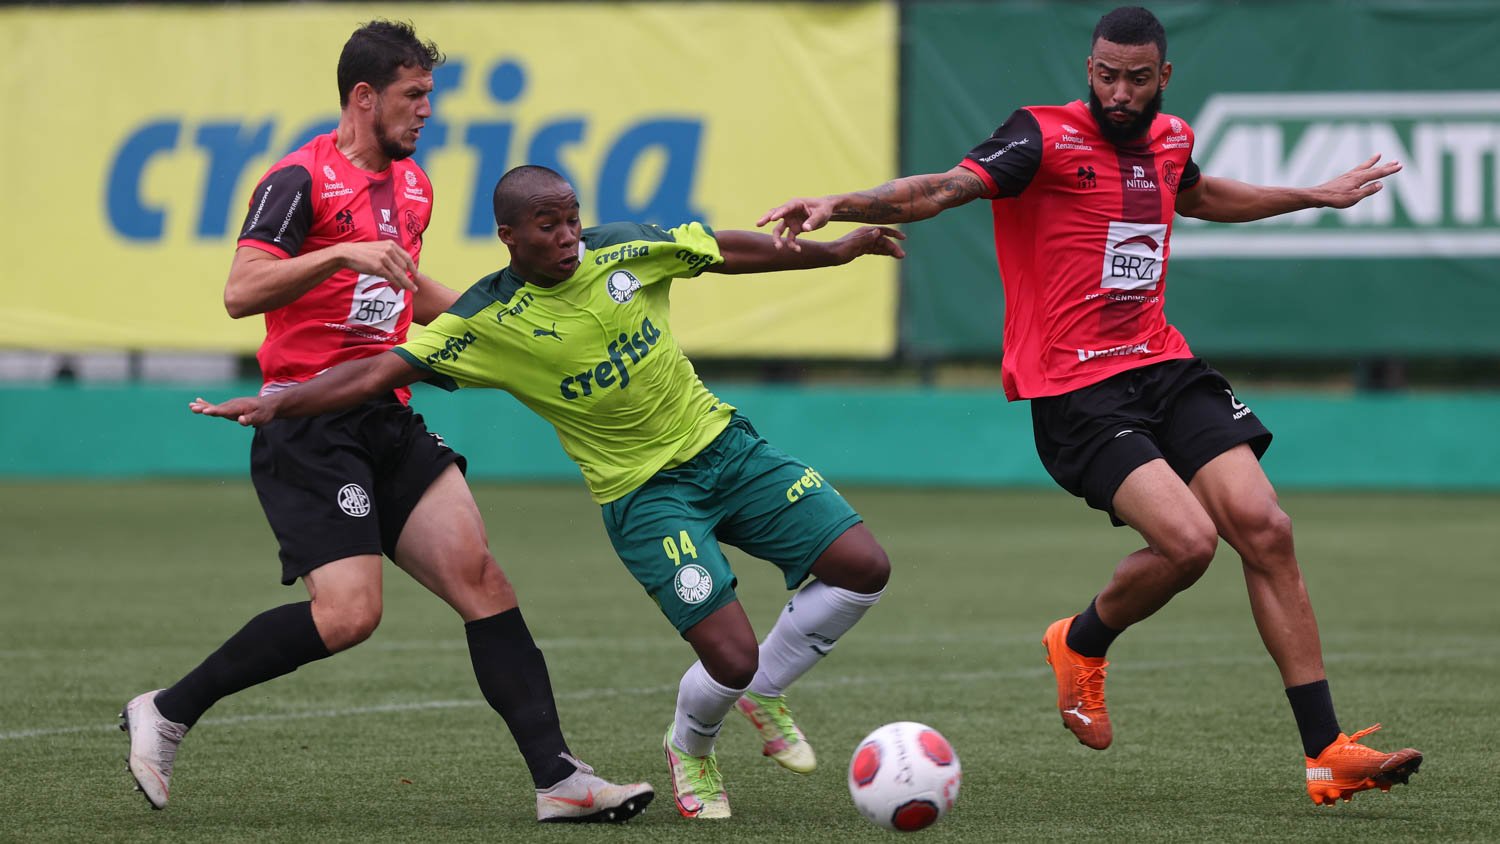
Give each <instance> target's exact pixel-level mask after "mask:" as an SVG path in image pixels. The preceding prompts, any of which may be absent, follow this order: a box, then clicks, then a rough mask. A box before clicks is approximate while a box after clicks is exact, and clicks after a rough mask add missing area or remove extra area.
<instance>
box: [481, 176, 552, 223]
mask: <svg viewBox="0 0 1500 844" xmlns="http://www.w3.org/2000/svg"><path fill="white" fill-rule="evenodd" d="M542 182H549V183H550V182H561V183H563V184H565V185H566V184H567V183H568V180H567V179H564V178H563V175H562V174H561V173H559V172H557V171H556V170H553V169H552V168H550V167H542V166H540V165H537V164H522V165H521V166H519V167H512V168H511V169H509V170H507V171H506V173H505V175H504V176H501V177H500V181H498V182H496V183H495V198H494V202H495V225H497V226H513V225H515V224H516V217H517V216H518V215H520V214H521V213H522V212H524V211H525V210H526V209H527V207H528V204H527V201H526V193H527V191H529V190H531V189H532V188H533V187H534V186H535V185H537V184H539V183H542Z"/></svg>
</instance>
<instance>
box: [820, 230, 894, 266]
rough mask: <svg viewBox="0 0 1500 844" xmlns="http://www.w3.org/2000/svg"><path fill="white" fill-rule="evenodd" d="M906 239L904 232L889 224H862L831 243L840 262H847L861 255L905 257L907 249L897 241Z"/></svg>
mask: <svg viewBox="0 0 1500 844" xmlns="http://www.w3.org/2000/svg"><path fill="white" fill-rule="evenodd" d="M905 239H906V235H905V234H904V233H903V232H901V231H900V230H899V229H893V228H890V227H889V226H860V227H859V228H857V229H855V230H854V231H852V232H849V233H848V234H846V235H844V236H843V237H841V238H839V239H838V240H835V241H834V242H833V243H831V244H829V245H830V246H831V247H833V248H834V249H835V250H837V252H838V256H839V259H840V260H839V263H842V264H847V263H849V262H850V261H852V260H854V259H855V258H858V257H859V256H861V255H889V256H890V257H892V258H897V259H900V258H905V257H906V250H905V249H902V248H901V244H900V243H897V241H900V240H905Z"/></svg>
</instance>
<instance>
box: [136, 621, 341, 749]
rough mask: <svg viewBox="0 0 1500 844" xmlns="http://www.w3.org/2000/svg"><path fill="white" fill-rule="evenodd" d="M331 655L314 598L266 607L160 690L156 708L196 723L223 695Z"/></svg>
mask: <svg viewBox="0 0 1500 844" xmlns="http://www.w3.org/2000/svg"><path fill="white" fill-rule="evenodd" d="M328 655H329V653H328V648H327V647H326V646H325V645H324V644H323V638H322V637H321V636H319V635H318V628H317V625H315V624H313V617H312V603H311V602H309V601H303V602H301V603H299V604H286V605H284V606H280V607H276V608H275V609H270V610H266V611H265V612H263V613H261V614H260V615H258V616H256V617H255V618H252V619H250V621H249V623H248V624H246V625H245V626H244V627H241V628H240V630H239V632H238V633H235V634H234V635H233V636H230V637H229V640H228V641H226V642H225V643H224V644H222V645H220V646H219V649H218V650H216V651H214V652H213V653H211V654H209V655H208V659H205V660H203V662H202V664H200V665H199V666H198V667H197V668H194V669H193V670H192V671H189V672H188V674H187V676H186V677H183V678H182V679H181V680H178V681H177V684H176V685H174V686H172V687H171V688H170V689H166V690H164V691H162V693H161V694H159V695H157V696H156V709H157V711H158V712H160V713H161V714H162V717H163V718H166V719H167V720H168V721H176V722H177V723H179V724H186V725H188V726H189V727H191V726H193V725H194V724H196V723H198V719H199V718H201V717H202V716H203V713H205V712H207V711H208V708H209V707H210V706H213V705H214V704H215V703H218V702H219V699H220V698H224V697H228V696H229V695H232V694H234V693H235V692H237V691H240V690H242V689H248V688H250V687H251V686H254V685H257V684H259V683H264V682H265V681H267V680H270V679H273V678H276V677H280V676H281V675H283V674H290V673H292V672H293V671H296V670H297V668H298V666H302V665H306V664H307V663H309V662H312V661H313V660H317V659H323V658H324V657H326V656H328Z"/></svg>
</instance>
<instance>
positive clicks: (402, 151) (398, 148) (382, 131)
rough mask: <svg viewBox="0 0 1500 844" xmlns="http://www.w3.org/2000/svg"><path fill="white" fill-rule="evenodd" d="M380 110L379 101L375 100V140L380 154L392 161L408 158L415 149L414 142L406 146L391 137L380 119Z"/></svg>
mask: <svg viewBox="0 0 1500 844" xmlns="http://www.w3.org/2000/svg"><path fill="white" fill-rule="evenodd" d="M380 112H381V108H380V102H379V101H376V103H375V142H376V143H377V144H380V154H381V155H384V156H385V157H386V158H389V159H390V160H392V161H401V160H403V159H406V158H410V157H411V154H412V153H414V152H416V151H417V146H416V144H412V145H411V146H409V147H408V146H405V145H404V144H402V143H401V141H400V140H399V139H398V138H394V137H392V136H391V135H390V134H389V133H388V132H387V131H386V128H385V121H384V120H382V119H381V118H382V115H381V113H380Z"/></svg>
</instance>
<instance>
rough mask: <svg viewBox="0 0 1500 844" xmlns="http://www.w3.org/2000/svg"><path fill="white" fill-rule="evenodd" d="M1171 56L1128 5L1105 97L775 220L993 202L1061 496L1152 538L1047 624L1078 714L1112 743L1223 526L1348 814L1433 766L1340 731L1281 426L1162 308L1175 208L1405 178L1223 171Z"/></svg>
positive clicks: (1254, 212) (1367, 169)
mask: <svg viewBox="0 0 1500 844" xmlns="http://www.w3.org/2000/svg"><path fill="white" fill-rule="evenodd" d="M1166 52H1167V39H1166V32H1165V30H1164V29H1163V28H1162V25H1161V23H1160V21H1158V20H1157V19H1156V17H1155V15H1153V14H1151V12H1149V11H1147V10H1146V9H1142V8H1139V7H1124V8H1119V9H1116V10H1114V11H1113V12H1110V13H1109V14H1107V15H1105V16H1104V17H1103V18H1101V19H1100V21H1099V24H1098V26H1097V27H1096V28H1095V29H1094V36H1093V42H1092V49H1091V54H1090V55H1089V57H1088V63H1087V70H1088V82H1089V100H1088V102H1083V101H1074V102H1072V103H1069V104H1068V105H1064V106H1031V107H1027V108H1022V109H1019V110H1017V111H1015V112H1014V113H1013V114H1011V116H1010V117H1009V118H1008V119H1007V120H1006V121H1005V123H1004V124H1002V125H1001V126H1000V128H999V129H997V130H995V133H994V134H993V135H992V136H991V137H990V138H989V139H988V140H985V141H983V142H982V143H980V144H979V145H978V146H976V147H975V148H974V149H973V150H972V151H970V152H969V153H968V154H967V155H966V156H965V157H964V158H963V160H961V161H960V162H959V164H958V166H956V167H954V168H953V169H952V170H949V171H948V172H946V173H940V174H929V175H923V176H911V177H907V178H902V179H896V180H894V181H891V182H887V183H886V184H884V185H881V186H879V187H877V188H874V189H872V190H868V191H863V192H859V193H848V194H841V195H835V196H826V197H822V198H818V199H794V200H791V201H789V202H787V203H785V204H783V205H781V206H779V207H777V208H774V209H772V210H771V211H769V212H767V213H766V215H765V216H764V217H762V218H761V220H760V223H759V224H760V225H765V224H767V223H769V222H771V221H773V220H775V221H778V222H777V225H776V228H775V229H774V233H775V234H776V235H777V236H778V237H779V238H780V239H781V241H780V242H782V243H783V244H784V245H786V246H787V247H790V248H796V238H797V236H798V235H799V234H801V233H803V232H808V231H812V230H814V229H817V228H819V227H821V226H822V225H823V224H824V223H826V222H828V221H829V220H847V221H859V222H867V223H881V224H890V223H898V222H911V221H915V220H924V219H927V218H928V217H934V216H936V215H938V214H939V213H941V212H943V211H945V210H947V209H949V208H954V207H957V206H959V205H963V204H965V203H967V202H970V201H972V200H975V199H979V198H981V197H984V198H987V199H991V200H993V204H992V208H993V211H994V218H995V227H994V231H995V249H996V253H997V255H998V257H999V264H1000V275H1001V278H1002V280H1003V283H1004V287H1005V300H1006V310H1005V331H1004V364H1003V370H1002V379H1003V383H1004V387H1005V393H1006V395H1007V396H1008V397H1009V398H1010V399H1012V400H1017V399H1029V400H1031V410H1032V424H1033V429H1034V432H1035V436H1036V446H1037V452H1038V454H1039V455H1040V456H1041V459H1042V462H1043V464H1044V465H1045V466H1046V467H1047V471H1048V472H1050V473H1051V474H1052V477H1053V478H1054V479H1055V480H1056V481H1057V482H1058V484H1059V485H1061V486H1062V487H1063V488H1065V489H1067V490H1068V491H1069V492H1071V493H1073V494H1074V495H1076V496H1080V497H1082V498H1084V499H1085V500H1086V501H1087V502H1088V503H1089V505H1090V506H1092V507H1095V508H1097V509H1100V510H1103V511H1105V512H1107V513H1109V515H1110V517H1111V519H1112V520H1113V521H1114V523H1115V524H1117V525H1122V524H1128V525H1130V526H1131V527H1133V528H1135V529H1136V530H1137V531H1139V532H1140V534H1141V536H1142V537H1144V538H1145V540H1146V547H1145V548H1142V549H1141V550H1139V551H1137V552H1135V553H1133V554H1131V555H1130V556H1128V557H1126V558H1125V559H1124V560H1122V561H1121V562H1120V564H1119V565H1118V566H1117V567H1116V568H1115V571H1114V575H1113V576H1112V577H1111V579H1110V581H1109V583H1108V584H1106V585H1105V587H1104V589H1103V591H1101V592H1100V593H1099V594H1098V595H1096V596H1095V598H1094V600H1093V601H1092V602H1090V603H1089V605H1088V608H1087V609H1085V610H1084V611H1083V612H1082V613H1079V614H1078V615H1076V616H1071V617H1068V618H1063V619H1060V620H1058V621H1056V622H1054V623H1053V624H1052V625H1051V626H1050V627H1048V628H1047V631H1046V634H1045V636H1044V637H1043V640H1042V641H1043V644H1044V645H1045V647H1046V652H1047V661H1048V663H1049V664H1051V666H1052V669H1053V672H1054V673H1055V675H1056V679H1057V702H1058V710H1059V712H1060V713H1061V715H1062V720H1063V724H1064V725H1066V726H1067V728H1068V729H1069V730H1071V731H1072V732H1073V733H1074V735H1076V736H1077V737H1078V740H1079V741H1080V742H1082V743H1083V744H1085V745H1087V746H1089V747H1092V748H1095V749H1099V750H1102V749H1104V748H1106V747H1108V746H1109V744H1110V742H1111V740H1112V739H1113V732H1112V730H1111V728H1110V722H1109V713H1108V712H1107V710H1106V709H1105V705H1104V677H1105V670H1104V669H1105V666H1106V665H1108V663H1106V662H1105V660H1104V655H1105V651H1106V650H1107V649H1108V647H1109V645H1110V643H1111V642H1113V641H1114V639H1115V637H1116V636H1118V635H1119V634H1120V632H1121V631H1123V630H1124V629H1125V628H1126V627H1129V626H1130V625H1132V624H1135V623H1136V622H1138V621H1141V620H1142V619H1145V618H1146V617H1148V616H1150V615H1151V614H1152V613H1154V612H1156V611H1157V610H1159V609H1161V608H1162V606H1164V605H1165V604H1166V603H1167V601H1169V600H1171V598H1172V596H1173V595H1175V594H1177V593H1178V592H1180V591H1182V590H1184V589H1186V588H1188V587H1189V586H1191V585H1192V584H1193V583H1194V582H1195V581H1197V579H1198V578H1199V577H1200V576H1202V574H1203V572H1204V571H1205V570H1206V569H1207V568H1208V564H1209V561H1210V560H1212V559H1213V556H1214V552H1215V549H1216V548H1217V546H1218V541H1219V537H1221V536H1222V537H1223V538H1224V539H1225V540H1226V541H1227V542H1228V543H1229V544H1230V545H1231V546H1232V547H1233V548H1234V549H1235V550H1236V551H1238V552H1239V554H1240V559H1241V561H1242V562H1243V565H1244V574H1245V583H1246V585H1247V587H1248V589H1249V592H1250V607H1251V612H1252V613H1253V615H1254V617H1255V623H1256V626H1257V628H1258V629H1259V630H1260V635H1261V639H1262V641H1263V642H1264V643H1265V646H1266V650H1268V651H1269V652H1270V654H1271V658H1272V659H1273V660H1275V662H1276V666H1277V668H1279V669H1280V671H1281V678H1282V682H1283V684H1284V685H1285V686H1286V694H1287V698H1288V699H1289V700H1290V702H1291V706H1292V714H1293V716H1294V717H1295V719H1296V722H1297V728H1298V731H1299V732H1300V733H1301V736H1302V744H1303V750H1304V753H1305V756H1306V762H1307V791H1308V794H1309V795H1310V796H1311V797H1312V799H1313V801H1314V802H1316V803H1319V804H1332V803H1334V802H1335V801H1336V800H1337V799H1338V798H1340V797H1342V798H1344V799H1346V800H1347V799H1349V798H1350V797H1352V795H1353V794H1354V793H1355V792H1358V791H1363V790H1365V789H1368V788H1380V789H1381V790H1383V791H1384V790H1389V789H1390V787H1391V786H1392V785H1393V784H1395V783H1404V782H1406V781H1407V779H1408V778H1409V777H1410V776H1411V774H1412V773H1414V772H1415V771H1416V770H1417V768H1418V766H1419V765H1420V764H1421V762H1422V754H1421V753H1419V752H1417V751H1416V750H1412V749H1410V748H1408V749H1405V750H1401V751H1398V752H1396V753H1382V752H1379V751H1376V750H1373V749H1371V748H1368V747H1366V746H1364V745H1363V744H1361V743H1360V741H1359V740H1360V739H1361V738H1363V737H1364V736H1365V735H1367V734H1368V733H1370V732H1371V731H1373V730H1374V729H1376V727H1371V728H1370V729H1368V730H1361V731H1359V732H1357V733H1355V734H1354V735H1352V736H1349V735H1345V734H1344V733H1343V732H1342V731H1341V730H1340V729H1339V725H1338V719H1337V717H1336V716H1335V715H1334V709H1333V700H1332V697H1331V695H1330V693H1329V690H1328V681H1327V679H1326V678H1325V674H1324V671H1323V656H1322V646H1321V644H1320V643H1319V640H1318V626H1317V621H1316V620H1315V619H1314V617H1313V610H1312V605H1311V603H1310V602H1309V600H1308V596H1307V589H1306V587H1305V586H1304V584H1303V582H1302V574H1301V571H1300V569H1299V568H1298V564H1297V558H1296V555H1295V553H1294V552H1293V545H1292V526H1291V520H1290V519H1289V518H1288V517H1287V515H1286V514H1285V513H1284V512H1282V510H1281V509H1280V507H1278V506H1277V503H1276V493H1275V490H1274V489H1272V487H1271V484H1270V482H1269V481H1268V480H1267V479H1266V475H1265V473H1264V472H1263V471H1262V470H1261V467H1260V463H1259V461H1258V458H1259V457H1260V455H1261V454H1263V453H1264V452H1265V450H1266V447H1267V446H1268V445H1269V444H1270V442H1271V434H1270V432H1269V431H1267V430H1266V428H1265V427H1264V426H1263V425H1262V424H1261V423H1260V421H1259V420H1258V419H1257V418H1256V416H1255V414H1254V413H1253V412H1252V411H1251V410H1250V408H1248V407H1246V406H1245V405H1244V404H1243V403H1242V402H1240V401H1239V399H1237V398H1236V397H1235V395H1234V392H1233V390H1232V389H1231V388H1230V386H1229V383H1228V382H1227V381H1226V380H1225V379H1224V377H1223V376H1222V375H1220V374H1219V373H1218V372H1216V371H1214V370H1213V369H1212V368H1210V367H1209V366H1208V365H1207V364H1205V363H1204V362H1203V361H1202V360H1200V359H1198V358H1196V357H1194V356H1193V353H1192V352H1191V351H1190V350H1189V349H1188V345H1187V343H1186V341H1184V340H1183V338H1182V335H1180V334H1178V332H1177V330H1176V329H1175V328H1173V327H1172V326H1171V325H1169V324H1167V321H1166V318H1165V315H1164V312H1163V305H1162V299H1163V296H1164V295H1165V291H1166V270H1167V259H1168V256H1169V254H1170V246H1169V243H1170V237H1171V228H1172V218H1173V214H1174V213H1179V214H1183V215H1186V216H1190V217H1198V218H1200V219H1205V220H1214V221H1218V222H1244V221H1249V220H1259V219H1263V218H1265V217H1272V216H1275V215H1278V214H1286V213H1288V212H1292V211H1298V210H1301V209H1304V208H1324V207H1331V208H1347V207H1349V206H1351V205H1353V204H1355V203H1356V202H1359V201H1360V200H1361V199H1364V198H1365V197H1367V196H1369V195H1371V194H1373V193H1375V192H1376V191H1378V190H1380V187H1381V184H1380V181H1379V180H1380V179H1382V178H1385V177H1387V176H1390V175H1392V174H1394V173H1396V172H1397V171H1398V170H1400V169H1401V167H1400V165H1399V164H1397V163H1394V162H1392V163H1387V164H1383V165H1382V164H1378V162H1379V158H1380V157H1379V156H1375V157H1374V158H1371V159H1370V160H1369V161H1366V162H1365V163H1363V164H1361V165H1360V166H1358V167H1356V168H1354V169H1353V170H1350V171H1349V172H1347V173H1345V174H1343V175H1342V176H1339V177H1338V178H1336V179H1333V180H1332V181H1329V182H1327V183H1325V184H1322V185H1318V186H1316V187H1312V188H1271V187H1260V186H1256V185H1248V184H1244V183H1242V182H1237V181H1233V180H1230V179H1220V178H1213V177H1210V176H1207V175H1204V174H1202V173H1200V172H1199V170H1198V166H1197V165H1196V164H1195V163H1194V162H1193V159H1192V148H1193V132H1192V129H1190V128H1189V127H1188V125H1187V123H1186V122H1184V121H1183V120H1181V119H1180V118H1177V117H1173V116H1171V115H1167V114H1162V113H1161V100H1162V92H1163V91H1164V90H1165V89H1166V87H1167V83H1168V81H1169V80H1170V79H1171V77H1172V65H1171V63H1169V62H1167V61H1166ZM1376 726H1377V727H1378V726H1379V725H1376Z"/></svg>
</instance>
